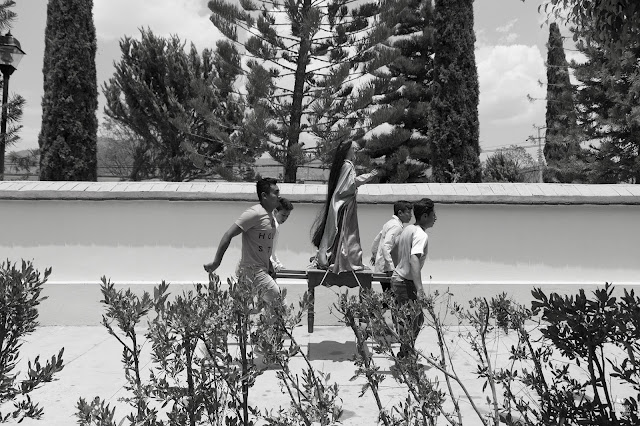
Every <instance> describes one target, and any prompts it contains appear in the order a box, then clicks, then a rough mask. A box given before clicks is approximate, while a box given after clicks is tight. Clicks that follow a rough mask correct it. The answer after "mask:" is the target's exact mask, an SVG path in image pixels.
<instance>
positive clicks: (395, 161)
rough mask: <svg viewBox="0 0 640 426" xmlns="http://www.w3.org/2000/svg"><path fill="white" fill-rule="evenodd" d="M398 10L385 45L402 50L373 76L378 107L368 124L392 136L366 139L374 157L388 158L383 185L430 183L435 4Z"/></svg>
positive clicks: (417, 2) (414, 0) (418, 0)
mask: <svg viewBox="0 0 640 426" xmlns="http://www.w3.org/2000/svg"><path fill="white" fill-rule="evenodd" d="M398 6H400V5H399V4H398ZM396 10H397V14H396V16H395V17H394V18H395V19H396V20H397V22H394V25H392V28H393V32H392V37H391V38H390V39H389V41H388V43H387V44H386V45H385V46H387V48H391V49H395V50H397V57H396V58H395V59H394V60H393V61H392V62H391V63H389V64H388V65H385V66H384V67H382V68H381V69H378V70H375V71H373V74H374V75H375V76H376V78H375V79H374V80H372V81H371V83H370V84H369V89H370V92H371V95H372V96H373V99H375V102H374V105H372V107H370V109H371V110H372V113H371V114H370V115H369V116H368V120H367V122H366V126H368V127H369V128H372V129H375V128H376V127H378V126H381V125H385V124H386V125H387V126H386V127H388V128H389V129H390V131H388V132H377V133H374V135H373V136H370V137H369V136H366V137H365V139H366V144H365V147H366V150H367V153H368V155H369V156H370V157H371V158H373V159H380V158H384V164H382V168H383V169H384V170H385V174H384V175H383V177H382V178H381V179H380V181H381V182H392V183H399V182H416V181H424V180H426V177H425V171H426V169H427V167H428V165H429V147H428V139H427V137H426V135H427V133H428V127H427V123H428V120H427V118H428V116H429V111H430V108H429V102H430V100H431V90H430V87H429V83H430V82H431V78H432V74H433V59H432V58H433V37H432V36H433V27H432V24H433V8H432V6H431V3H430V2H425V1H422V0H410V1H408V2H406V4H404V5H402V6H401V7H398V8H397V9H396Z"/></svg>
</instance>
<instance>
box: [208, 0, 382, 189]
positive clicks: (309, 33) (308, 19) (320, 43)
mask: <svg viewBox="0 0 640 426" xmlns="http://www.w3.org/2000/svg"><path fill="white" fill-rule="evenodd" d="M350 3H353V1H352V0H332V1H326V2H325V1H321V2H319V1H316V0H297V1H293V0H287V1H283V2H279V1H268V0H256V1H252V0H241V1H240V2H239V4H240V6H239V7H238V6H237V5H236V2H235V1H230V0H226V1H225V0H211V1H209V8H210V9H211V11H212V12H213V14H212V16H211V21H212V22H213V24H214V25H215V26H216V27H217V28H218V29H219V30H220V31H221V32H222V33H223V34H224V35H225V36H226V37H227V38H228V39H229V40H232V41H233V42H234V43H237V44H240V45H242V46H243V52H242V54H243V55H244V56H245V58H246V60H245V61H244V62H243V70H244V73H245V75H246V90H247V100H248V104H249V109H248V111H247V113H246V117H245V121H244V125H243V132H244V133H245V135H244V137H245V138H254V139H257V140H258V141H259V142H260V143H262V144H264V145H265V146H266V148H267V149H268V151H269V153H270V154H271V155H272V156H273V157H274V158H275V159H276V160H277V161H279V162H281V163H282V164H283V165H284V176H283V178H284V181H285V182H295V181H296V174H297V169H298V167H299V166H300V165H301V164H303V163H304V162H306V161H308V160H309V159H310V155H309V153H310V152H311V151H312V150H313V148H305V147H304V142H305V141H304V137H303V138H301V135H302V134H305V133H306V134H307V135H306V136H305V137H307V136H308V137H309V138H311V137H312V136H311V132H310V122H312V121H315V122H318V121H322V120H323V118H326V114H327V111H331V114H338V115H340V116H341V117H345V116H347V115H348V114H347V113H345V112H344V111H341V110H340V109H341V108H342V107H344V106H345V105H346V104H347V103H348V102H347V97H348V96H349V94H350V92H351V89H352V86H348V85H347V86H344V85H343V83H347V82H348V80H349V79H350V78H352V76H351V75H350V73H349V65H350V62H351V61H352V60H356V56H357V53H356V51H362V50H366V46H368V45H371V44H374V43H376V42H377V39H376V38H375V37H374V38H367V39H363V38H358V35H359V34H360V35H362V34H363V33H364V31H365V29H366V28H367V27H368V26H369V20H368V18H370V17H372V16H374V15H375V14H376V13H379V7H378V6H377V5H376V4H374V3H366V4H361V5H359V6H358V8H356V9H354V10H351V9H350V8H349V4H350ZM356 44H357V45H358V47H357V48H356V49H354V48H353V47H354V45H356ZM328 95H329V96H328ZM333 95H335V96H334V98H333V101H337V105H336V104H334V103H330V105H328V104H327V103H326V102H325V103H324V104H322V102H323V101H322V100H321V99H324V100H325V101H326V99H327V98H328V97H331V96H333ZM323 96H324V98H323ZM337 106H338V107H341V108H336V107H337ZM322 115H324V117H320V116H322ZM330 119H331V117H330ZM336 134H338V135H340V134H342V133H340V131H337V132H336V133H331V132H329V133H328V134H327V136H326V137H327V138H335V137H336Z"/></svg>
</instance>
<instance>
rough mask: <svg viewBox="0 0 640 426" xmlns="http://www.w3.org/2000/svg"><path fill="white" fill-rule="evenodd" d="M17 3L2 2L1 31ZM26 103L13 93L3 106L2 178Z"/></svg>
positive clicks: (0, 86)
mask: <svg viewBox="0 0 640 426" xmlns="http://www.w3.org/2000/svg"><path fill="white" fill-rule="evenodd" d="M15 4H16V3H15V1H13V0H4V1H3V2H2V3H0V32H1V33H3V34H4V33H5V32H6V31H8V30H10V29H11V26H12V24H13V21H14V20H15V19H16V17H17V14H16V13H15V12H14V11H13V10H11V8H12V7H13V6H15ZM3 77H4V75H3ZM3 87H4V79H3V80H0V91H1V90H2V89H3ZM24 105H25V100H24V98H23V97H22V96H20V95H11V96H10V98H9V99H8V101H7V104H6V105H3V108H6V109H7V129H6V133H5V135H4V140H3V141H2V145H1V147H0V149H1V150H2V152H1V154H2V155H1V156H0V158H1V160H0V180H3V179H4V163H5V161H4V159H5V150H6V148H7V147H9V146H11V145H13V144H14V143H16V142H17V141H18V140H20V135H19V133H20V130H21V129H22V125H21V124H19V123H20V121H21V120H22V114H23V109H24Z"/></svg>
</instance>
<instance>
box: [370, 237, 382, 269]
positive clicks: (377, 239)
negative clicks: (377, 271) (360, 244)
mask: <svg viewBox="0 0 640 426" xmlns="http://www.w3.org/2000/svg"><path fill="white" fill-rule="evenodd" d="M381 235H382V232H378V235H376V237H375V238H374V239H373V244H372V245H371V264H372V265H375V264H376V255H377V254H378V244H380V236H381Z"/></svg>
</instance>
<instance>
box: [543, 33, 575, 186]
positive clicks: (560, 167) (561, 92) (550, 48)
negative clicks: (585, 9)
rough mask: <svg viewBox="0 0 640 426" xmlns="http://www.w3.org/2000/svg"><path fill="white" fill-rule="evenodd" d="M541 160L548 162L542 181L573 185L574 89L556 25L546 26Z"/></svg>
mask: <svg viewBox="0 0 640 426" xmlns="http://www.w3.org/2000/svg"><path fill="white" fill-rule="evenodd" d="M546 126H547V128H546V131H545V145H544V157H545V160H546V162H547V169H546V171H545V181H547V182H568V183H570V182H573V181H575V180H576V179H579V176H578V174H577V173H576V171H577V169H576V166H577V162H578V157H579V156H580V152H581V149H580V141H579V138H578V136H577V124H576V109H575V104H574V100H573V86H572V85H571V81H570V80H569V65H568V63H567V59H566V57H565V54H564V47H563V43H562V36H561V34H560V29H559V28H558V24H556V23H555V22H553V23H551V24H550V25H549V42H548V44H547V113H546Z"/></svg>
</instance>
